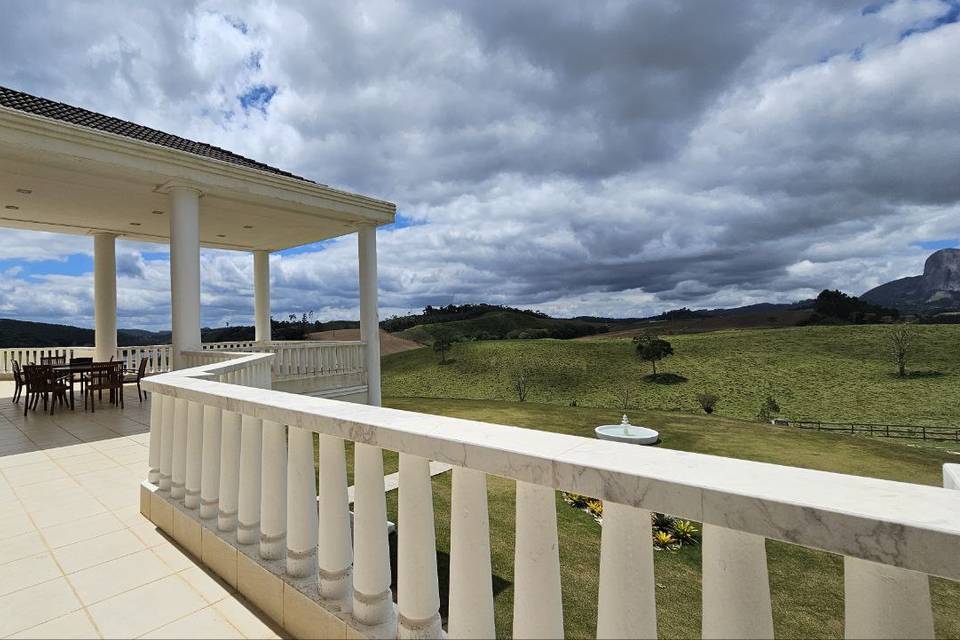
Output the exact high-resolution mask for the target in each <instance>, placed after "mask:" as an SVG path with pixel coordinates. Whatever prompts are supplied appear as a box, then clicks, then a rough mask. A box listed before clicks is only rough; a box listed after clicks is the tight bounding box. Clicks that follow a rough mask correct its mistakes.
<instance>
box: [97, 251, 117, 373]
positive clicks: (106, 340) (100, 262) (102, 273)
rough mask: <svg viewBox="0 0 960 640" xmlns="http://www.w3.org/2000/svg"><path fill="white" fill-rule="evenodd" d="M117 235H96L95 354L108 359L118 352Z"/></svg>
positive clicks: (102, 360) (105, 359)
mask: <svg viewBox="0 0 960 640" xmlns="http://www.w3.org/2000/svg"><path fill="white" fill-rule="evenodd" d="M116 240H117V236H116V235H114V234H112V233H96V234H94V236H93V320H94V326H95V330H94V344H95V348H94V356H93V359H94V360H96V361H97V362H106V361H107V360H109V359H110V358H111V357H112V356H115V355H116V353H117V247H116Z"/></svg>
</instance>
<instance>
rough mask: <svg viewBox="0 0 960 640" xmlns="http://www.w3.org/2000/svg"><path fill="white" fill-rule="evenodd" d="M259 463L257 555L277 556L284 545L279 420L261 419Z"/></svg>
mask: <svg viewBox="0 0 960 640" xmlns="http://www.w3.org/2000/svg"><path fill="white" fill-rule="evenodd" d="M260 467H261V469H262V471H263V482H262V486H263V491H262V495H261V497H260V557H261V558H264V559H267V560H279V559H280V558H282V557H283V554H284V551H286V549H287V434H286V428H285V427H284V425H282V424H280V423H278V422H273V421H271V420H264V421H263V451H262V454H261V458H260Z"/></svg>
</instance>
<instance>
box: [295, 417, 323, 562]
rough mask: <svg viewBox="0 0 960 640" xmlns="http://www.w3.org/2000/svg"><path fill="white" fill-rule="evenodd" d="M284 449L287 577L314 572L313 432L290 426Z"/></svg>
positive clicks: (314, 495) (314, 488)
mask: <svg viewBox="0 0 960 640" xmlns="http://www.w3.org/2000/svg"><path fill="white" fill-rule="evenodd" d="M287 446H288V449H289V456H288V459H287V574H288V575H290V576H293V577H295V578H305V577H307V576H313V575H316V572H317V533H318V529H317V485H316V479H315V478H316V476H315V475H314V470H313V433H312V432H310V431H307V430H306V429H301V428H299V427H290V435H289V438H288V442H287Z"/></svg>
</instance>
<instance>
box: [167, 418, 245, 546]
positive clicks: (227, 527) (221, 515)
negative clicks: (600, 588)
mask: <svg viewBox="0 0 960 640" xmlns="http://www.w3.org/2000/svg"><path fill="white" fill-rule="evenodd" d="M164 409H166V407H164ZM161 478H162V476H161ZM219 484H220V507H219V509H218V510H217V529H219V530H220V531H233V530H235V529H236V528H237V501H238V498H239V493H240V489H239V487H240V414H239V413H236V412H234V411H223V415H222V418H221V433H220V482H219Z"/></svg>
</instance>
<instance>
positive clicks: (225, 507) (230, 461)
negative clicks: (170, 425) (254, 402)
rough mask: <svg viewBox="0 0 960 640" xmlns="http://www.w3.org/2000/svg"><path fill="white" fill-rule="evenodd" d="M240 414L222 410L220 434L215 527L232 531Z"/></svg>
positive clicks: (235, 512)
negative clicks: (218, 502) (218, 493)
mask: <svg viewBox="0 0 960 640" xmlns="http://www.w3.org/2000/svg"><path fill="white" fill-rule="evenodd" d="M240 430H241V427H240V414H239V413H235V412H233V411H227V410H224V411H223V416H222V418H221V434H220V482H219V485H220V507H219V510H218V511H217V528H218V529H220V531H233V530H235V529H236V528H237V511H238V502H239V487H240V439H241V438H240Z"/></svg>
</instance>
